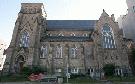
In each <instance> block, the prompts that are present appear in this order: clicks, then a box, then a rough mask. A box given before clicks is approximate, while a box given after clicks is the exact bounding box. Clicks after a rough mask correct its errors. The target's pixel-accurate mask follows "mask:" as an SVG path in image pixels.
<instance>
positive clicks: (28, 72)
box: [21, 67, 32, 76]
mask: <svg viewBox="0 0 135 84" xmlns="http://www.w3.org/2000/svg"><path fill="white" fill-rule="evenodd" d="M31 73H32V72H31V69H30V68H29V67H23V69H22V72H21V74H23V75H26V76H28V75H30V74H31Z"/></svg>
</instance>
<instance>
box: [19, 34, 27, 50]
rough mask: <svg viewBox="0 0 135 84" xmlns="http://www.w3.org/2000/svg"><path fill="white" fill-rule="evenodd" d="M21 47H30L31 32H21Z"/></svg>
mask: <svg viewBox="0 0 135 84" xmlns="http://www.w3.org/2000/svg"><path fill="white" fill-rule="evenodd" d="M20 47H29V34H28V33H27V32H23V33H22V34H21V37H20Z"/></svg>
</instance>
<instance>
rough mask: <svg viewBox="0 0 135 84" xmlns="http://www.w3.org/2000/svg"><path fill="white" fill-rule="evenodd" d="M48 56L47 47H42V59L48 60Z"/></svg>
mask: <svg viewBox="0 0 135 84" xmlns="http://www.w3.org/2000/svg"><path fill="white" fill-rule="evenodd" d="M47 55H48V50H47V46H42V47H41V55H40V58H46V57H47Z"/></svg>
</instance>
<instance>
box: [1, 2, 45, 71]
mask: <svg viewBox="0 0 135 84" xmlns="http://www.w3.org/2000/svg"><path fill="white" fill-rule="evenodd" d="M45 21H46V14H45V10H44V6H43V4H42V3H22V4H21V10H20V12H19V13H18V18H17V20H16V22H15V27H14V31H13V35H12V40H11V43H10V45H9V47H8V49H7V58H6V61H5V65H4V70H3V71H4V72H12V73H13V72H15V73H16V72H20V70H21V69H22V68H23V67H24V66H29V67H32V66H35V65H37V64H38V59H39V55H38V54H39V52H38V51H39V45H40V37H41V33H42V32H41V31H42V29H43V28H45V27H44V22H45Z"/></svg>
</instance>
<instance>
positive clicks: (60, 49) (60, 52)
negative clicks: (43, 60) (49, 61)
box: [56, 46, 62, 58]
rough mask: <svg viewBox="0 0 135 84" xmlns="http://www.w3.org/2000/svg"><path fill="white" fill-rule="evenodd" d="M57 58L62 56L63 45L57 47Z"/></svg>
mask: <svg viewBox="0 0 135 84" xmlns="http://www.w3.org/2000/svg"><path fill="white" fill-rule="evenodd" d="M56 58H62V46H57V47H56Z"/></svg>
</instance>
